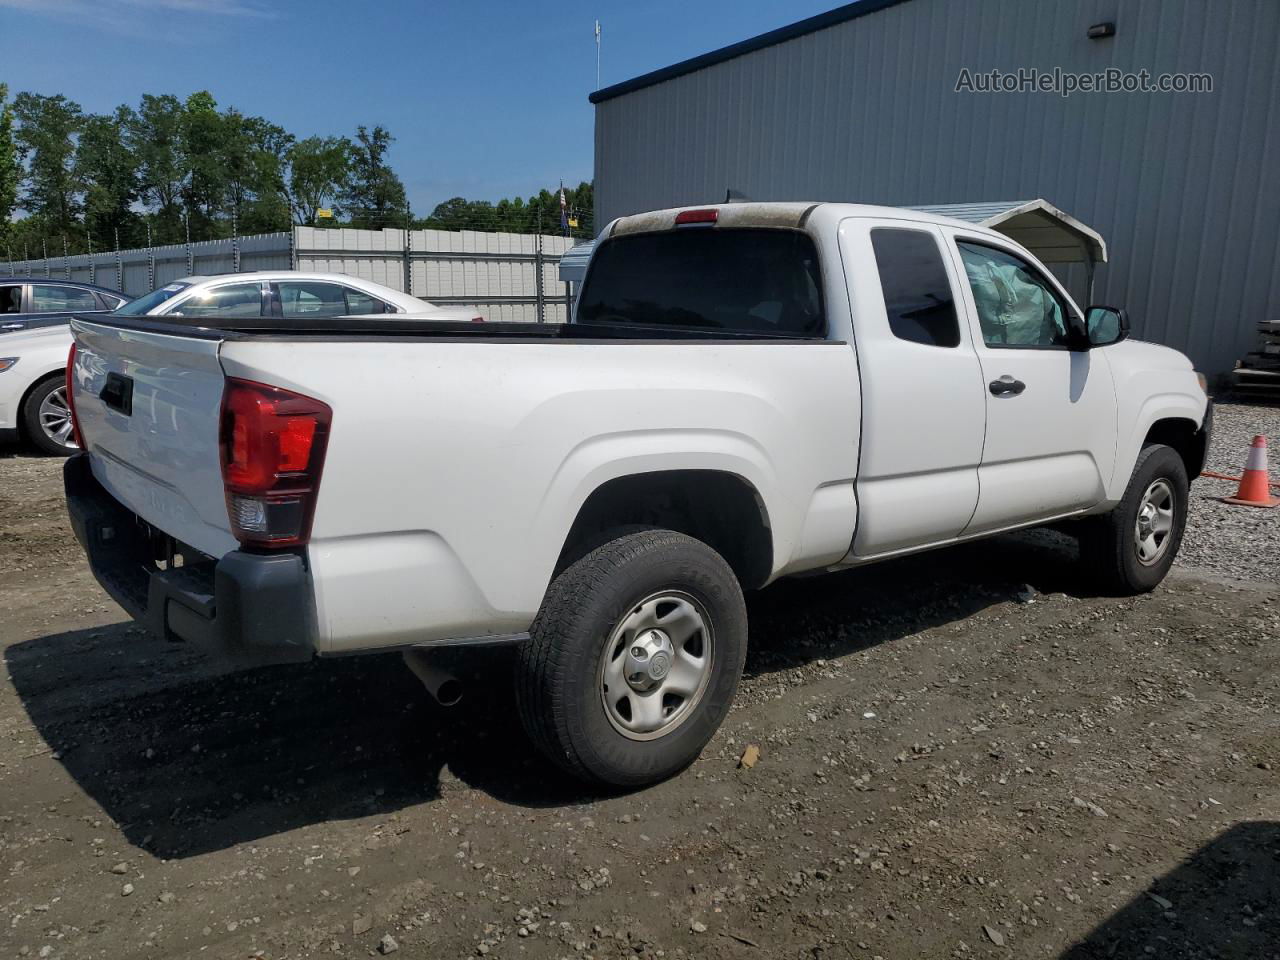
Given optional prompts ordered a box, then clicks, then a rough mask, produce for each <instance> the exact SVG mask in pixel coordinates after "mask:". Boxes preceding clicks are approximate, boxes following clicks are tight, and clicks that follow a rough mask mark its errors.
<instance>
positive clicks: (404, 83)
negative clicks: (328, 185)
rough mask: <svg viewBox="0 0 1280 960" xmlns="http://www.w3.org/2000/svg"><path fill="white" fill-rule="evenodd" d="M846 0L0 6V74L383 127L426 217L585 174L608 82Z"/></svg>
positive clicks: (37, 83)
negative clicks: (597, 104) (598, 93)
mask: <svg viewBox="0 0 1280 960" xmlns="http://www.w3.org/2000/svg"><path fill="white" fill-rule="evenodd" d="M837 5H838V0H787V2H782V0H641V2H632V3H626V2H596V3H590V2H579V0H561V2H556V3H536V2H524V3H521V2H515V0H491V2H459V0H451V2H435V3H429V2H417V3H413V2H408V0H367V2H357V0H346V2H343V0H0V36H2V37H5V38H6V42H5V54H4V58H3V62H2V63H0V81H3V82H6V83H8V84H9V87H10V90H11V92H17V91H20V90H32V91H36V92H40V93H48V94H53V93H62V94H65V95H66V96H67V97H69V98H71V99H72V100H75V101H77V102H79V103H80V104H81V106H83V107H84V108H85V109H86V110H89V111H93V112H105V111H107V110H110V109H112V108H113V107H114V106H115V105H116V104H119V103H130V104H136V103H137V101H138V98H139V96H140V95H141V94H143V93H175V94H177V95H179V96H186V95H187V94H189V93H191V92H192V91H195V90H209V91H211V92H212V93H213V95H214V96H215V97H216V98H217V100H218V102H219V104H221V105H223V106H235V107H237V108H239V109H240V110H242V111H244V112H245V113H252V114H260V115H262V116H265V117H267V118H269V119H271V120H273V121H275V122H277V123H280V124H281V125H283V126H284V127H286V128H287V129H288V130H289V131H290V132H292V133H294V134H297V135H298V136H309V135H312V134H351V133H352V132H353V131H354V129H355V126H356V124H359V123H364V124H368V125H372V124H376V123H381V124H383V125H384V126H386V127H387V128H388V129H390V130H391V132H392V133H393V134H394V135H395V136H396V138H397V142H396V144H395V146H394V148H393V153H392V161H393V164H394V166H395V168H396V170H397V172H398V173H399V174H400V176H401V178H402V179H403V180H404V182H405V185H406V187H407V188H408V191H409V199H410V202H411V203H412V204H413V207H414V210H415V211H421V212H423V213H426V212H428V211H429V210H430V208H431V207H432V206H434V205H435V204H436V203H437V202H439V201H440V200H444V199H447V198H449V197H452V196H465V197H467V198H468V199H490V200H496V199H498V198H500V197H502V196H510V195H515V194H519V195H528V194H530V193H533V192H535V191H536V190H537V189H538V188H540V187H543V186H553V185H554V184H556V183H557V182H558V181H559V180H561V179H563V180H564V181H565V182H566V183H575V184H576V183H577V182H578V181H580V180H586V179H590V177H591V169H592V123H593V118H592V107H591V105H590V104H589V103H588V102H587V95H588V94H589V93H590V92H591V90H592V89H593V88H594V87H595V72H596V63H595V45H594V41H593V38H592V23H593V21H594V20H595V19H596V18H599V20H600V21H601V23H602V24H603V29H604V38H603V46H602V54H603V55H602V70H601V81H602V84H603V85H605V86H608V85H609V84H610V83H617V82H619V81H621V80H626V79H628V78H630V77H633V76H636V75H637V74H641V73H645V72H647V71H649V70H653V69H656V68H658V67H663V66H666V65H668V64H670V63H675V62H677V61H679V60H684V59H686V58H688V57H691V56H696V55H698V54H700V53H705V52H707V51H708V50H712V49H715V48H716V47H721V46H724V45H725V44H728V43H733V42H735V41H738V40H742V39H745V38H747V37H751V36H755V35H756V34H758V33H763V32H765V31H767V30H772V29H774V28H775V27H780V26H783V25H784V24H788V23H792V22H793V21H795V20H800V19H803V18H804V17H808V16H812V15H813V14H815V13H819V12H821V11H823V10H827V9H830V8H832V7H834V6H837Z"/></svg>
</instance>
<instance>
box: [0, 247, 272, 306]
mask: <svg viewBox="0 0 1280 960" xmlns="http://www.w3.org/2000/svg"><path fill="white" fill-rule="evenodd" d="M238 243H239V246H240V271H241V272H242V273H243V272H247V271H249V270H288V269H289V234H287V233H264V234H261V235H259V236H256V237H241V238H240V239H239V241H238ZM190 253H191V267H190V268H189V267H188V261H187V247H186V246H184V245H183V244H172V245H170V246H163V247H152V248H150V249H149V250H148V249H146V248H137V249H132V250H121V251H120V253H119V259H117V255H116V253H115V252H114V251H111V252H109V253H95V254H93V255H92V256H90V255H89V254H87V253H81V254H76V255H74V256H70V257H49V258H48V259H47V260H44V259H41V260H19V261H15V262H13V263H0V279H3V278H5V277H11V276H19V277H23V276H30V277H49V278H51V279H53V280H78V281H80V282H81V283H96V284H99V285H101V286H104V287H110V288H111V289H113V290H120V291H123V292H124V293H127V294H129V296H131V297H137V296H141V295H142V294H144V293H147V292H148V291H151V290H154V289H156V287H163V286H164V285H165V284H166V283H171V282H172V281H174V280H177V279H179V278H181V277H185V276H189V275H190V274H192V273H196V274H214V273H231V271H232V270H233V269H234V264H235V252H234V249H233V246H232V241H230V240H206V241H202V242H200V243H193V244H191V250H190Z"/></svg>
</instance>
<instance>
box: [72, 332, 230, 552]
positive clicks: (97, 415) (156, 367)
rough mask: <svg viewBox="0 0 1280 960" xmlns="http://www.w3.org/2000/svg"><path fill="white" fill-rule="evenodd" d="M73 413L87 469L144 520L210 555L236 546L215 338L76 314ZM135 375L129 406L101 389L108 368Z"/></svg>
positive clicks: (221, 376)
mask: <svg viewBox="0 0 1280 960" xmlns="http://www.w3.org/2000/svg"><path fill="white" fill-rule="evenodd" d="M74 330H75V333H76V343H77V348H76V365H75V371H74V376H73V378H72V380H73V383H72V390H73V391H74V394H75V406H76V414H77V416H78V417H79V420H80V430H81V433H82V434H83V435H84V440H85V444H86V446H87V447H88V450H89V454H90V462H91V463H92V465H93V474H94V476H95V477H97V479H98V482H100V483H101V484H102V485H103V486H104V487H106V488H107V490H108V491H109V492H110V493H111V495H112V496H114V497H115V498H116V499H117V500H119V501H120V502H121V503H123V504H124V505H125V506H127V507H128V508H129V509H130V510H132V511H133V512H134V513H136V514H138V516H140V517H142V518H143V519H144V520H146V521H147V522H148V523H150V524H151V525H152V526H155V527H157V528H159V529H160V530H163V531H164V532H165V533H168V534H170V535H171V536H174V537H176V538H177V539H179V540H181V541H182V542H183V543H187V544H190V545H191V546H193V547H195V548H196V549H198V550H201V551H203V552H204V553H207V554H209V555H211V556H214V557H221V556H222V555H223V554H225V553H227V552H228V551H231V550H234V549H235V548H236V547H237V546H238V544H237V543H236V541H235V538H234V537H232V536H231V532H230V529H229V524H228V520H227V507H226V501H225V499H224V496H223V492H222V466H221V463H220V462H219V457H218V421H219V417H220V410H221V404H222V385H223V375H222V367H221V366H220V365H219V363H218V348H219V346H220V343H221V341H219V340H206V339H198V338H195V337H182V336H171V335H168V334H163V333H155V332H151V331H138V330H127V329H121V328H117V327H110V326H106V325H98V324H94V323H90V322H87V321H82V320H81V321H76V323H75V325H74ZM111 373H118V374H121V375H123V376H126V377H129V378H131V379H132V380H133V412H132V415H130V416H126V415H125V414H123V413H121V412H120V411H119V410H116V409H114V408H112V407H109V406H108V405H107V404H106V403H104V402H103V401H102V400H101V399H99V393H100V392H101V390H102V388H103V385H104V384H105V383H106V380H107V376H108V374H111Z"/></svg>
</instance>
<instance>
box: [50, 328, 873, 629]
mask: <svg viewBox="0 0 1280 960" xmlns="http://www.w3.org/2000/svg"><path fill="white" fill-rule="evenodd" d="M174 320H177V322H173V321H174ZM73 330H74V333H75V336H76V341H77V353H76V358H75V362H74V364H73V368H72V377H71V380H72V385H73V394H74V399H75V404H76V410H77V415H78V418H79V423H80V428H81V432H82V436H83V438H84V446H85V449H86V450H87V451H88V459H89V461H90V463H91V468H92V475H93V478H94V480H95V481H96V482H97V483H98V484H100V485H101V486H102V488H104V490H105V491H106V493H107V494H109V495H110V497H111V498H113V499H114V500H115V501H116V502H118V503H119V504H120V505H122V506H123V507H124V508H125V509H127V510H128V511H130V512H132V513H133V514H136V515H137V516H138V517H140V518H141V519H142V520H144V521H146V523H147V524H148V525H149V527H150V528H153V529H154V530H156V531H158V532H160V533H162V534H165V535H168V536H169V537H172V538H173V539H175V540H176V541H178V542H180V543H181V544H184V545H186V546H188V547H191V548H193V549H194V550H195V551H198V552H199V553H200V554H202V555H204V556H207V557H208V558H210V559H211V560H212V561H214V562H217V563H223V562H226V561H227V560H228V557H229V555H231V554H233V553H236V552H237V551H239V550H240V548H241V546H242V545H241V544H240V543H238V542H237V539H236V537H235V535H234V533H233V530H232V528H231V524H230V520H229V517H228V506H227V499H226V496H225V490H224V484H223V474H222V465H221V462H220V451H221V446H220V444H221V443H222V439H221V426H220V424H221V422H222V414H221V412H220V411H221V408H222V404H223V400H224V395H225V390H226V384H227V383H228V382H229V381H230V380H231V379H233V378H234V380H236V381H237V382H239V383H242V384H243V383H248V384H257V385H263V384H266V385H269V386H270V387H272V388H279V389H283V390H286V391H291V392H293V393H295V394H298V395H301V396H303V397H307V398H312V399H314V400H315V401H317V402H319V403H322V404H325V405H327V407H328V408H329V409H330V410H331V411H332V427H331V429H329V431H328V434H327V452H326V453H325V455H324V460H323V473H322V475H321V478H320V480H319V483H318V491H319V492H318V495H317V498H316V500H315V511H314V523H313V525H312V528H311V531H310V540H309V543H308V544H307V546H306V547H305V548H304V549H303V550H302V551H301V552H300V554H299V555H300V556H302V557H303V558H304V561H305V566H306V573H307V576H308V578H309V579H310V580H311V581H312V582H313V584H314V588H313V589H314V597H315V645H316V648H317V649H318V650H320V651H321V652H325V653H338V652H345V651H350V650H356V649H373V648H378V647H389V646H396V645H400V644H405V643H410V642H422V641H426V640H434V639H439V638H457V637H476V636H480V635H487V634H490V633H517V632H519V631H522V630H525V629H527V628H528V626H529V624H530V622H531V621H532V619H533V616H534V614H535V613H536V611H537V609H538V606H539V604H540V603H541V598H542V595H543V593H544V592H545V590H546V587H547V584H548V583H549V582H550V579H551V576H552V573H553V571H554V569H555V565H556V562H557V559H558V558H559V556H560V553H561V550H562V548H563V546H564V544H565V541H566V537H567V536H568V533H569V531H570V528H571V527H572V525H573V523H574V519H575V517H576V516H577V515H578V513H579V511H580V510H581V508H582V506H583V504H584V502H585V501H586V499H587V497H588V496H590V495H591V494H592V493H593V491H596V490H597V489H599V488H601V487H602V486H603V485H605V484H608V483H610V482H611V481H613V480H615V479H617V478H619V477H623V476H630V475H635V474H643V473H655V472H671V471H715V472H718V473H722V474H730V475H732V476H734V477H737V478H740V479H741V481H742V482H744V483H745V484H747V485H749V486H750V487H751V488H752V489H753V490H754V491H755V492H756V495H757V496H758V498H759V501H760V503H761V507H762V511H763V512H764V513H765V514H766V515H767V517H768V526H769V529H770V534H771V538H772V540H773V550H772V555H771V557H770V558H769V561H768V564H769V568H768V570H767V572H765V574H764V575H765V576H766V577H772V576H777V575H780V574H782V573H785V572H788V571H790V570H795V569H807V568H813V567H818V566H821V565H823V564H826V563H834V562H837V561H839V560H840V559H841V558H842V557H843V556H844V555H845V554H846V553H847V551H848V549H849V545H850V543H851V540H852V534H853V528H854V520H855V514H856V504H855V501H854V492H853V477H854V476H855V473H856V463H857V455H858V440H859V436H858V427H859V423H860V399H859V394H858V390H857V382H858V381H857V366H856V360H855V358H854V356H853V352H852V351H851V350H850V349H849V348H848V347H847V346H841V345H840V343H839V342H836V341H828V340H820V339H809V338H796V337H771V336H769V335H767V334H765V335H760V334H751V335H735V334H729V333H725V332H724V331H722V330H718V329H716V330H705V331H703V330H698V331H686V330H672V329H662V330H660V331H655V330H647V329H637V328H636V327H634V326H626V327H622V326H618V327H611V326H606V325H595V324H592V325H586V324H567V325H552V324H547V325H528V324H519V323H508V324H488V323H484V324H481V323H460V324H447V323H439V322H431V321H424V322H413V321H409V322H403V321H376V320H373V321H369V320H358V321H353V320H350V319H346V320H342V319H323V320H316V321H312V322H309V323H308V324H307V325H305V326H303V327H298V326H296V325H288V326H286V325H285V324H283V323H282V322H281V321H279V320H271V319H266V320H262V319H257V318H253V319H243V318H234V319H231V318H228V319H225V320H216V321H215V320H210V319H209V318H206V317H201V318H199V319H198V321H197V320H196V319H195V318H192V319H191V320H181V319H179V318H173V320H171V319H169V318H166V319H165V320H164V321H159V320H156V319H150V318H127V317H111V316H97V317H89V316H86V317H83V318H79V319H77V320H76V321H75V322H74V324H73ZM784 346H785V347H786V349H783V347H784ZM125 391H127V393H126V392H125ZM126 397H127V400H128V402H123V401H124V400H125V398H126Z"/></svg>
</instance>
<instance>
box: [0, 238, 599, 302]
mask: <svg viewBox="0 0 1280 960" xmlns="http://www.w3.org/2000/svg"><path fill="white" fill-rule="evenodd" d="M574 242H575V241H574V240H573V239H571V238H569V237H558V236H548V235H546V234H524V233H500V232H486V231H478V230H475V231H473V230H461V231H456V232H455V231H448V230H400V229H391V228H384V229H382V230H355V229H350V228H329V229H320V228H315V227H294V228H293V230H291V231H288V232H283V233H268V234H261V235H258V236H253V237H232V238H230V239H225V240H207V241H202V242H198V243H189V244H173V245H170V246H159V247H138V248H134V249H131V250H112V251H104V252H101V253H93V254H87V253H82V254H72V255H69V256H62V257H57V256H55V257H41V258H38V259H31V260H18V261H9V262H0V278H3V277H12V276H36V277H49V278H50V279H63V280H79V281H82V282H87V283H97V284H101V285H102V286H105V287H111V288H113V289H116V290H120V291H122V292H124V293H127V294H129V295H130V296H134V297H136V296H140V295H141V294H144V293H147V292H148V291H151V290H154V289H156V288H157V287H162V286H164V285H165V284H166V283H170V282H171V281H173V280H177V279H178V278H180V277H185V276H193V275H208V274H214V273H245V272H248V271H252V270H290V269H294V270H307V271H323V272H332V273H344V274H347V275H348V276H353V277H361V278H363V279H365V280H372V281H374V282H375V283H381V284H384V285H385V286H388V287H391V288H393V289H396V290H402V291H404V292H405V293H408V294H411V295H412V296H415V297H420V298H422V299H423V300H430V301H431V302H433V303H439V304H465V305H468V306H474V307H475V308H476V310H477V312H478V313H479V314H480V316H482V317H484V318H485V319H486V320H508V321H525V322H539V323H542V322H547V323H560V322H563V321H565V320H566V319H567V318H568V315H569V303H570V299H569V297H570V292H569V286H568V284H566V283H562V282H561V281H560V279H559V276H558V274H557V270H556V267H557V264H559V262H560V257H561V255H562V254H563V253H564V252H565V251H566V250H568V249H569V248H570V247H571V246H573V244H574Z"/></svg>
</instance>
